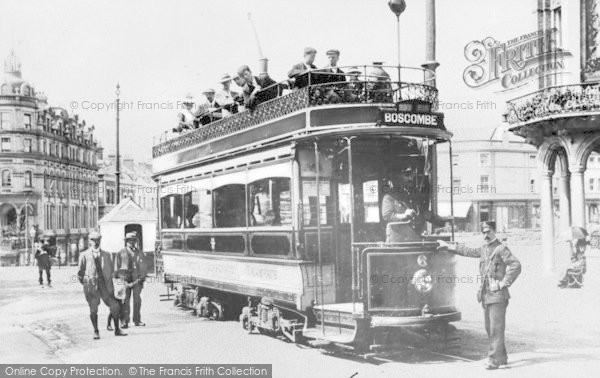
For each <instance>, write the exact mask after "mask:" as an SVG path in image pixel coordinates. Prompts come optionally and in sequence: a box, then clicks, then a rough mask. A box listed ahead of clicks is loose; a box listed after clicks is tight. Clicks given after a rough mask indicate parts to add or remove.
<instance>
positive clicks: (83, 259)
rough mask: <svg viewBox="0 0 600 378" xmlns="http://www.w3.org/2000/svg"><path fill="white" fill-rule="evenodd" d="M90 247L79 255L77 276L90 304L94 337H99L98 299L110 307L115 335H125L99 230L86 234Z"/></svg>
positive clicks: (111, 274)
mask: <svg viewBox="0 0 600 378" xmlns="http://www.w3.org/2000/svg"><path fill="white" fill-rule="evenodd" d="M88 239H89V241H90V248H88V249H87V250H86V251H84V252H83V253H81V255H80V256H79V271H78V272H77V276H78V278H79V282H80V283H81V284H83V293H84V294H85V300H86V301H87V302H88V305H89V306H90V320H91V321H92V326H93V327H94V339H99V338H100V333H99V332H98V305H99V304H100V299H102V301H103V302H104V304H105V305H107V306H108V307H109V308H110V313H111V315H112V318H113V320H114V323H115V336H125V335H126V334H125V333H123V332H122V331H121V329H120V327H119V304H118V303H117V301H116V300H115V298H114V294H113V292H114V289H113V283H112V278H113V264H112V260H111V258H110V253H108V252H106V251H103V250H101V249H100V240H101V239H102V236H100V233H99V232H96V231H92V232H90V235H89V236H88Z"/></svg>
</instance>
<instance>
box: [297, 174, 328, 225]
mask: <svg viewBox="0 0 600 378" xmlns="http://www.w3.org/2000/svg"><path fill="white" fill-rule="evenodd" d="M330 186H331V185H330V182H329V181H328V180H323V181H319V190H318V192H319V197H320V201H319V205H320V206H319V214H320V222H321V225H322V226H324V225H329V224H331V221H332V219H333V214H332V210H333V205H332V204H331V194H330ZM302 202H303V204H304V206H303V209H302V210H303V211H302V217H303V219H304V225H305V226H317V182H316V181H303V182H302Z"/></svg>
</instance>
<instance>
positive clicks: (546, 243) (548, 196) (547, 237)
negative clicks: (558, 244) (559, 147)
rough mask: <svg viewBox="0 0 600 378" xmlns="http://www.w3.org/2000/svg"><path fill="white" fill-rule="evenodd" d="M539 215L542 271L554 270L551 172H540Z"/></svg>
mask: <svg viewBox="0 0 600 378" xmlns="http://www.w3.org/2000/svg"><path fill="white" fill-rule="evenodd" d="M540 173H541V174H540V215H541V223H542V224H541V226H542V250H543V251H544V252H543V253H544V256H543V265H544V271H545V272H546V273H550V272H552V271H553V270H554V206H553V204H552V175H553V174H554V172H553V171H548V170H544V171H541V172H540Z"/></svg>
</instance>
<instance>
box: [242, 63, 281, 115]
mask: <svg viewBox="0 0 600 378" xmlns="http://www.w3.org/2000/svg"><path fill="white" fill-rule="evenodd" d="M238 75H239V76H240V77H241V78H242V79H244V81H245V83H244V105H245V106H246V107H247V108H248V109H254V108H255V107H256V105H258V104H260V103H262V102H265V101H269V100H271V99H273V98H275V97H277V92H278V88H277V86H276V85H275V84H277V82H275V80H273V79H271V78H270V77H269V75H268V74H266V73H265V74H261V75H260V76H253V75H252V71H250V67H248V66H246V65H244V66H241V67H240V68H239V69H238Z"/></svg>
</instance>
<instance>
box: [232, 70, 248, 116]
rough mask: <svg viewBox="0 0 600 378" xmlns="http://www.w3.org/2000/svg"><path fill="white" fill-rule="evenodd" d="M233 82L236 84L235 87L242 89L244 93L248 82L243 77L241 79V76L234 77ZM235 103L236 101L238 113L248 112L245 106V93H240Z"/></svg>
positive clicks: (235, 98)
mask: <svg viewBox="0 0 600 378" xmlns="http://www.w3.org/2000/svg"><path fill="white" fill-rule="evenodd" d="M233 82H234V83H235V85H237V86H238V87H240V88H241V89H242V92H243V91H244V85H245V84H246V81H245V80H244V79H243V78H242V77H240V75H236V76H234V77H233ZM233 101H235V103H236V104H237V105H238V112H243V111H244V110H246V107H245V106H244V94H243V93H239V94H238V95H237V96H235V97H234V98H233Z"/></svg>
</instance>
